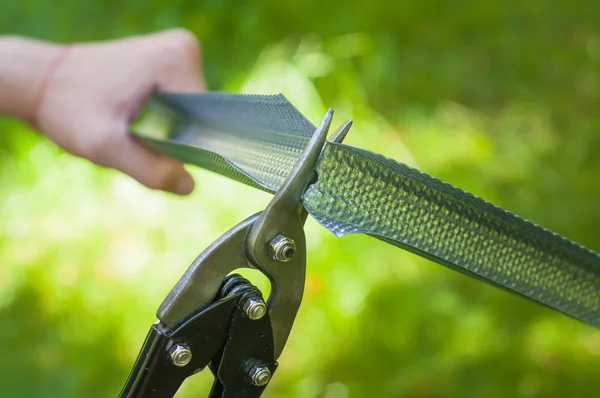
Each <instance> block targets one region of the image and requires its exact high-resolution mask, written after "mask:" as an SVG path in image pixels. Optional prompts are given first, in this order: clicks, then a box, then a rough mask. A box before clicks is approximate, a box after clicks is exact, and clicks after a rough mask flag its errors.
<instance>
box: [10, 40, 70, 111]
mask: <svg viewBox="0 0 600 398" xmlns="http://www.w3.org/2000/svg"><path fill="white" fill-rule="evenodd" d="M59 51H60V46H58V45H55V44H51V43H48V42H43V41H38V40H32V39H26V38H22V37H18V36H0V115H10V116H14V117H18V118H21V119H27V118H28V117H29V116H30V112H31V110H32V107H33V103H34V101H35V96H36V92H37V89H38V87H39V86H40V84H41V81H42V79H43V78H44V73H45V72H46V70H47V69H48V68H49V66H50V64H51V63H52V60H53V59H54V57H56V55H57V53H58V52H59Z"/></svg>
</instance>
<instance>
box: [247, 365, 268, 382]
mask: <svg viewBox="0 0 600 398" xmlns="http://www.w3.org/2000/svg"><path fill="white" fill-rule="evenodd" d="M249 376H250V382H251V383H252V384H253V385H255V386H257V387H262V386H266V385H267V383H269V381H270V380H271V371H270V370H269V368H267V367H266V366H264V365H255V366H253V367H252V369H250V374H249Z"/></svg>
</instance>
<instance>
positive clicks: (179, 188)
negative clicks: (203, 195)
mask: <svg viewBox="0 0 600 398" xmlns="http://www.w3.org/2000/svg"><path fill="white" fill-rule="evenodd" d="M193 190H194V180H193V179H192V177H190V176H189V175H188V174H184V175H182V176H181V177H180V178H179V181H177V184H176V185H175V191H174V192H175V193H176V194H178V195H187V194H189V193H191V192H192V191H193Z"/></svg>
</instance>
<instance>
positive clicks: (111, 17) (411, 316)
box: [0, 0, 600, 398]
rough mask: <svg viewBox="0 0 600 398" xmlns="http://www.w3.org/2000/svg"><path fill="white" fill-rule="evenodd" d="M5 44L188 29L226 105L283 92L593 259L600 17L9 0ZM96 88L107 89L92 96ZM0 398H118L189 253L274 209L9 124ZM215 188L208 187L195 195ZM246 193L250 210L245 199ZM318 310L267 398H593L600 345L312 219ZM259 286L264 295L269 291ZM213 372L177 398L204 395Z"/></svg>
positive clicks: (560, 11) (571, 9) (301, 3)
mask: <svg viewBox="0 0 600 398" xmlns="http://www.w3.org/2000/svg"><path fill="white" fill-rule="evenodd" d="M0 10H1V11H0V33H1V34H6V33H12V34H23V35H29V36H35V37H39V38H44V39H48V40H55V41H62V42H70V41H86V40H104V39H111V38H118V37H123V36H126V35H131V34H139V33H145V32H152V31H156V30H160V29H164V28H169V27H173V26H184V27H186V28H188V29H190V30H192V31H193V32H194V33H196V34H197V36H198V37H199V39H200V40H201V41H202V45H203V53H204V65H205V71H206V75H207V80H208V83H209V86H210V88H211V89H213V90H224V91H234V92H238V91H243V92H252V93H277V92H283V93H284V94H285V95H286V96H287V97H288V98H289V99H290V100H291V101H292V102H293V103H294V104H295V105H296V106H297V107H298V108H299V109H300V110H301V111H302V112H304V113H305V114H306V115H307V116H309V118H310V119H311V120H312V121H313V122H317V121H318V120H320V118H321V116H322V114H323V112H324V110H325V109H326V107H333V108H335V109H336V111H337V113H336V121H335V123H337V124H339V123H341V122H342V121H343V120H344V119H346V118H350V117H351V118H353V119H354V120H355V127H354V128H353V130H352V132H351V133H350V136H349V138H348V141H347V142H348V143H349V144H351V145H356V146H361V147H364V148H366V149H370V150H374V151H378V152H380V153H383V154H385V155H387V156H390V157H393V158H395V159H398V160H400V161H403V162H406V163H408V164H411V165H413V166H416V167H418V168H419V169H421V170H423V171H426V172H428V173H430V174H433V175H435V176H437V177H440V178H442V179H444V180H446V181H448V182H451V183H453V184H455V185H458V186H460V187H461V188H463V189H466V190H469V191H471V192H473V193H475V194H477V195H480V196H482V197H484V198H485V199H487V200H490V201H492V202H494V203H496V204H498V205H500V206H503V207H504V208H507V209H509V210H511V211H513V212H516V213H517V214H520V215H522V216H524V217H526V218H528V219H531V220H533V221H535V222H537V223H539V224H541V225H543V226H546V227H548V228H550V229H553V230H555V231H556V232H559V233H561V234H563V235H565V236H567V237H569V238H571V239H574V240H576V241H578V242H580V243H582V244H585V245H587V246H588V247H590V248H592V249H595V250H600V242H599V241H598V237H599V236H600V209H599V201H600V157H599V156H598V155H597V154H598V152H599V151H600V132H599V127H600V120H599V118H598V110H599V109H600V73H599V72H600V25H599V24H598V20H599V18H600V3H599V2H597V1H595V0H581V1H571V2H547V1H542V0H530V1H522V0H519V1H517V0H506V1H503V2H492V1H481V2H471V1H466V0H455V1H451V2H450V1H446V2H444V1H432V0H424V1H408V0H398V1H384V0H374V1H358V0H349V1H345V2H343V3H342V2H339V3H337V4H336V3H334V2H330V3H328V2H324V1H307V0H290V1H287V2H282V1H274V0H261V1H254V2H236V1H231V0H227V1H225V0H212V1H189V0H173V1H166V0H144V1H142V0H118V1H117V0H105V1H89V0H62V1H60V2H55V1H53V2H51V1H46V0H21V1H10V0H0ZM101 78H102V76H98V79H101ZM0 130H1V132H0V197H1V198H2V211H1V212H0V216H1V221H0V264H1V265H0V325H1V327H0V395H1V396H2V397H84V396H85V397H111V396H116V395H117V394H118V392H119V390H120V387H121V385H122V383H123V381H124V380H125V378H126V377H127V375H128V372H129V370H130V366H131V365H132V362H133V361H134V359H135V357H136V355H137V351H138V349H139V346H140V345H141V344H142V342H143V339H144V337H145V335H146V333H147V331H148V328H149V326H150V325H151V324H152V323H153V322H154V321H155V311H156V309H157V307H158V305H159V304H160V302H161V301H162V299H163V298H164V296H165V295H166V294H167V292H168V291H169V290H170V288H171V287H172V286H173V284H174V283H175V282H176V281H177V280H178V279H179V277H180V276H181V274H182V273H183V272H184V270H185V269H186V268H187V266H188V265H189V263H190V262H191V260H193V258H194V257H195V256H196V255H197V254H198V253H199V252H200V251H201V250H203V249H204V248H205V247H206V246H207V245H208V244H209V243H211V242H212V241H213V240H214V239H216V238H217V237H218V236H219V235H220V234H221V233H223V232H224V231H226V230H227V229H228V228H229V227H230V226H232V225H233V224H235V223H236V222H238V221H239V220H241V219H243V218H245V217H246V216H247V215H249V214H251V213H253V212H255V211H257V210H260V209H261V207H263V206H264V205H265V204H266V203H267V201H268V200H269V195H266V194H264V193H260V192H256V191H254V190H252V189H251V188H248V187H245V186H242V185H240V184H237V183H234V182H232V181H229V180H225V179H223V178H221V177H218V176H216V175H212V174H210V173H208V172H205V171H202V170H197V169H194V170H193V173H194V175H195V176H196V177H197V181H198V183H199V184H198V185H199V189H197V191H196V193H195V194H194V195H193V196H191V197H189V198H185V199H181V198H175V197H173V196H170V195H167V194H163V193H159V192H152V191H149V190H146V189H144V188H142V187H141V186H139V185H138V184H137V183H135V182H134V181H132V180H130V179H129V178H127V177H126V176H123V175H119V174H117V173H116V172H113V171H109V170H102V169H100V168H97V167H94V166H92V165H91V164H89V163H88V162H86V161H83V160H80V159H76V158H74V157H71V156H69V155H67V154H64V153H63V152H61V151H60V150H58V149H56V148H55V147H54V146H53V145H52V144H50V143H48V141H47V140H45V139H43V138H41V137H40V136H38V135H36V134H34V133H32V132H31V131H29V130H28V129H27V127H26V126H25V125H24V124H21V123H18V122H15V121H11V120H1V121H0ZM206 187H211V189H210V190H209V189H205V188H206ZM241 198H243V199H241ZM307 234H308V245H309V253H308V258H309V264H308V269H309V275H308V280H307V286H306V295H305V300H304V302H303V305H302V308H301V310H300V313H299V316H298V318H297V321H296V325H295V328H294V330H293V332H292V335H291V338H290V340H289V343H288V345H287V347H286V350H285V351H284V354H283V356H282V357H281V359H280V364H281V366H280V368H279V370H278V372H277V375H276V377H275V378H274V380H273V382H272V384H271V385H270V386H269V388H268V389H267V392H266V394H265V396H267V397H303V398H304V397H306V398H312V397H314V398H316V397H324V398H345V397H365V396H373V397H523V398H525V397H567V396H568V397H583V396H586V397H589V396H594V395H595V394H597V391H598V390H599V389H600V378H599V377H598V373H599V372H600V333H599V332H598V331H596V330H595V329H593V328H592V327H588V326H585V325H583V324H580V323H578V322H576V321H574V320H571V319H569V318H567V317H565V316H562V315H560V314H557V313H554V312H552V311H550V310H548V309H546V308H543V307H541V306H538V305H535V304H532V303H530V302H528V301H525V300H523V299H521V298H517V297H514V296H512V295H510V294H507V293H505V292H502V291H499V290H498V289H495V288H492V287H489V286H486V285H483V284H482V283H480V282H477V281H474V280H471V279H469V278H467V277H465V276H462V275H459V274H457V273H455V272H452V271H450V270H447V269H445V268H443V267H441V266H439V265H436V264H433V263H430V262H428V261H426V260H423V259H420V258H418V257H416V256H414V255H410V254H408V253H405V252H403V251H401V250H399V249H396V248H393V247H389V246H387V245H385V244H384V243H382V242H380V241H377V240H375V239H371V238H368V237H365V236H348V237H345V238H343V239H340V240H338V239H336V238H335V237H333V235H331V234H330V233H328V232H327V231H326V230H324V229H323V228H321V227H320V226H318V225H316V223H315V222H314V221H309V223H308V225H307ZM259 283H262V284H263V286H264V281H259ZM209 382H210V376H209V374H208V373H206V372H204V373H202V374H200V375H197V376H195V377H194V378H192V379H190V380H189V381H188V382H187V383H186V384H185V385H184V387H183V388H182V390H181V391H180V392H179V393H178V395H177V396H178V397H181V398H183V397H199V396H205V395H206V393H207V389H208V387H207V386H208V384H207V383H209Z"/></svg>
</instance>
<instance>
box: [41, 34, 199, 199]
mask: <svg viewBox="0 0 600 398" xmlns="http://www.w3.org/2000/svg"><path fill="white" fill-rule="evenodd" d="M57 51H61V50H60V49H57ZM63 51H64V50H63ZM203 89H204V82H203V79H202V74H201V64H200V49H199V45H198V42H197V40H196V38H195V37H194V36H193V35H192V34H191V33H189V32H188V31H186V30H182V29H176V30H169V31H165V32H161V33H156V34H150V35H145V36H137V37H131V38H126V39H121V40H115V41H108V42H99V43H89V44H77V45H75V46H74V47H72V48H70V49H69V50H68V52H67V53H65V54H64V58H63V59H62V60H61V63H60V65H58V66H57V68H56V69H55V70H54V71H53V73H52V75H51V77H50V80H49V81H48V85H47V87H46V88H45V92H44V95H43V97H42V100H41V103H40V104H39V109H38V113H37V116H36V119H35V124H36V127H37V128H39V129H40V130H41V131H42V132H43V133H44V134H45V135H47V136H48V137H49V138H50V139H51V140H52V141H54V142H55V143H56V144H58V145H59V146H61V147H62V148H64V149H65V150H66V151H68V152H71V153H73V154H75V155H78V156H81V157H84V158H87V159H89V160H91V161H93V162H94V163H97V164H99V165H101V166H105V167H111V168H115V169H117V170H120V171H122V172H124V173H127V174H129V175H130V176H132V177H133V178H135V179H136V180H138V181H139V182H141V183H142V184H144V185H146V186H147V187H150V188H154V189H162V190H166V191H170V192H174V193H177V194H180V195H185V194H188V193H190V192H191V191H192V190H193V188H194V181H193V180H192V178H191V176H190V175H189V174H188V173H187V172H186V171H185V169H184V167H183V164H182V163H180V162H178V161H175V160H173V159H170V158H167V157H166V156H164V155H161V154H158V153H156V152H154V151H152V150H150V149H148V148H147V147H145V146H143V145H142V144H141V142H139V141H138V140H136V139H135V138H134V137H133V136H132V135H131V134H129V124H130V123H131V122H132V121H133V119H134V118H135V117H136V115H137V113H138V112H139V110H140V108H141V107H142V106H143V104H144V102H145V101H146V100H147V99H148V97H149V96H150V95H151V93H152V92H153V91H154V90H164V91H178V92H198V91H202V90H203Z"/></svg>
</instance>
